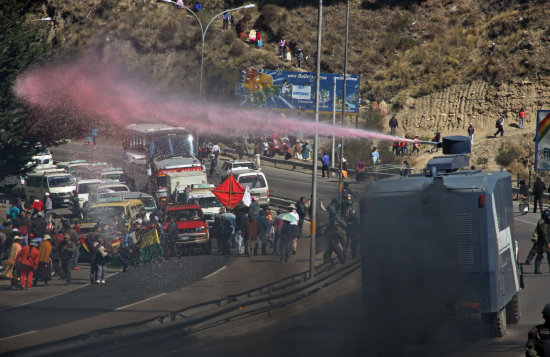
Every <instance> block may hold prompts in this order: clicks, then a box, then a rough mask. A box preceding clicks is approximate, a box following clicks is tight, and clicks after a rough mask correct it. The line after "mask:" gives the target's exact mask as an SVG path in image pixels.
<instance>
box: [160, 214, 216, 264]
mask: <svg viewBox="0 0 550 357" xmlns="http://www.w3.org/2000/svg"><path fill="white" fill-rule="evenodd" d="M165 213H166V214H165V223H164V231H165V232H166V231H167V230H168V226H169V225H170V219H171V218H174V219H175V221H176V223H177V224H178V240H177V241H176V242H174V244H175V247H174V248H175V250H176V251H177V252H181V253H186V252H187V251H202V252H204V253H206V254H210V252H211V250H212V245H211V242H210V234H209V232H208V225H207V223H206V219H205V217H204V214H203V212H202V210H201V208H200V206H199V205H197V204H176V205H168V206H166V210H165Z"/></svg>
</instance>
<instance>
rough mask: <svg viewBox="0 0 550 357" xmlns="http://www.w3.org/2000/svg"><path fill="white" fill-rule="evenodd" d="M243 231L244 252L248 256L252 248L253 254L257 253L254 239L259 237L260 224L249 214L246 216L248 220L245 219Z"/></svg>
mask: <svg viewBox="0 0 550 357" xmlns="http://www.w3.org/2000/svg"><path fill="white" fill-rule="evenodd" d="M244 233H245V238H246V248H245V253H246V254H247V255H248V256H250V255H251V254H252V250H254V255H256V254H258V247H257V246H256V240H257V239H258V238H259V237H260V224H259V223H258V221H257V220H256V219H254V217H253V216H251V215H250V214H249V216H248V221H246V226H245V231H244Z"/></svg>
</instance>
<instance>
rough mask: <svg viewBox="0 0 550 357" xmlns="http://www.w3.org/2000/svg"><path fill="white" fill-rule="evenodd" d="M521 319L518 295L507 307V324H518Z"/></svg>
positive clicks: (517, 294)
mask: <svg viewBox="0 0 550 357" xmlns="http://www.w3.org/2000/svg"><path fill="white" fill-rule="evenodd" d="M519 319H520V312H519V293H516V295H514V297H513V298H512V300H510V302H509V303H508V305H506V323H508V324H517V323H518V322H519Z"/></svg>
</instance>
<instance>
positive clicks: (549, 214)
mask: <svg viewBox="0 0 550 357" xmlns="http://www.w3.org/2000/svg"><path fill="white" fill-rule="evenodd" d="M540 218H542V219H543V220H544V222H546V223H550V210H549V209H545V210H544V211H542V214H541V215H540Z"/></svg>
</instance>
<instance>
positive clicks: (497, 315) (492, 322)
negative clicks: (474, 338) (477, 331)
mask: <svg viewBox="0 0 550 357" xmlns="http://www.w3.org/2000/svg"><path fill="white" fill-rule="evenodd" d="M481 319H482V322H483V324H484V326H485V330H486V331H487V334H488V335H489V336H490V337H502V336H504V332H505V331H506V307H504V308H503V309H502V310H500V311H499V312H490V313H482V314H481Z"/></svg>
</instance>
